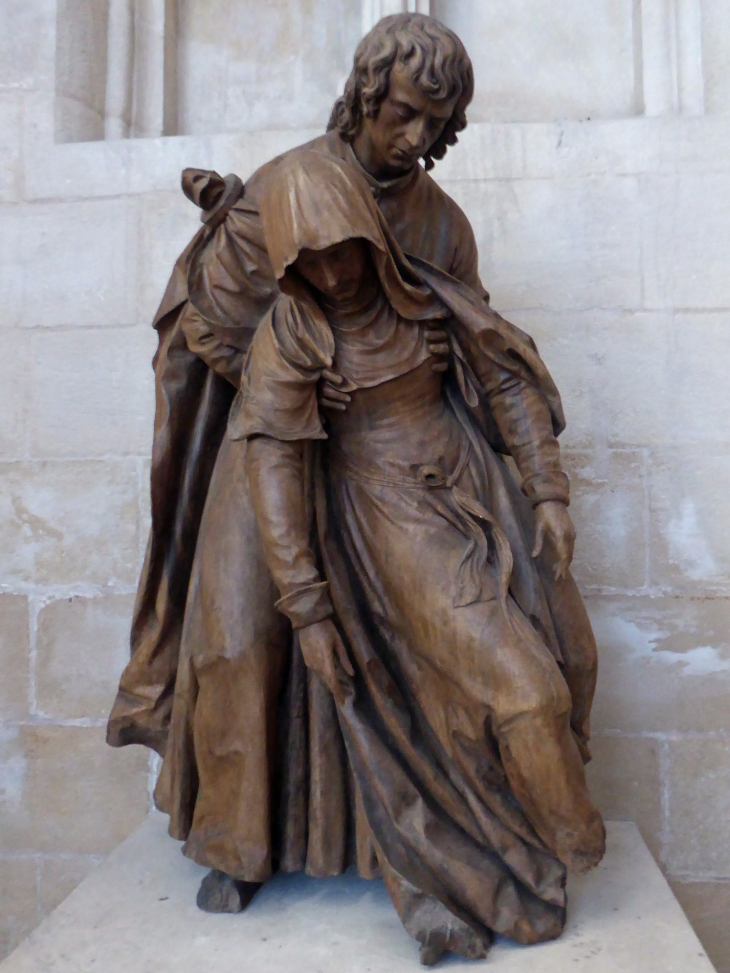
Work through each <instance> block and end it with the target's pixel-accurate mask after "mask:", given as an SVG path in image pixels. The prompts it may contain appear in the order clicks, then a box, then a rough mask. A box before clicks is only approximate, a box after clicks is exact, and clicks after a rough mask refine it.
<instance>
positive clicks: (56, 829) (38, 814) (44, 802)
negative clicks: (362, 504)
mask: <svg viewBox="0 0 730 973" xmlns="http://www.w3.org/2000/svg"><path fill="white" fill-rule="evenodd" d="M0 748H1V749H0V754H1V755H0V774H2V779H3V783H4V785H5V787H4V790H5V794H4V797H5V800H4V802H3V803H2V804H0V852H1V851H28V850H31V849H32V850H33V851H40V852H64V853H70V854H76V855H95V854H104V853H105V852H108V851H111V849H112V848H115V847H116V846H117V845H118V844H119V842H120V841H122V840H123V839H124V838H125V837H126V836H127V835H128V834H129V833H130V832H131V831H132V830H133V829H134V828H135V827H136V826H137V825H138V824H139V823H140V821H141V820H142V819H143V818H144V816H145V815H146V813H147V808H148V794H147V779H148V770H147V767H148V757H147V751H146V750H145V749H144V748H142V747H127V748H125V749H123V750H113V749H112V748H111V747H108V746H107V745H106V743H105V740H104V729H103V728H102V727H86V726H85V727H80V726H30V725H25V726H19V727H10V728H8V727H6V728H5V729H4V730H3V735H2V737H1V738H0Z"/></svg>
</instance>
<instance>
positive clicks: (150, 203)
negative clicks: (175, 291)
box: [139, 173, 200, 325]
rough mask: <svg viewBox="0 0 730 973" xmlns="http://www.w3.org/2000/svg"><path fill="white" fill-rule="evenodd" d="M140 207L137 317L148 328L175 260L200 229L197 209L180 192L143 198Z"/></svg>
mask: <svg viewBox="0 0 730 973" xmlns="http://www.w3.org/2000/svg"><path fill="white" fill-rule="evenodd" d="M178 180H179V173H178ZM141 206H142V210H141V235H140V258H141V259H140V268H141V279H140V296H139V306H140V310H139V315H140V320H142V321H143V322H145V323H146V324H147V325H149V324H150V323H151V321H152V319H153V317H154V315H155V312H156V310H157V308H158V306H159V303H160V301H161V300H162V295H163V294H164V293H165V287H166V286H167V281H168V280H169V278H170V274H171V273H172V269H173V267H174V266H175V261H176V260H177V258H178V257H179V256H180V254H181V253H182V251H183V250H184V249H185V247H187V245H188V244H189V243H190V241H191V240H192V238H193V235H194V234H195V233H196V232H197V231H198V230H199V229H200V210H199V209H198V208H197V207H196V206H195V205H194V204H193V203H191V202H190V200H189V199H187V197H186V196H184V195H183V192H182V190H180V189H178V191H177V192H175V193H159V194H157V193H156V194H154V195H152V194H151V195H149V196H145V197H144V198H143V199H142V201H141Z"/></svg>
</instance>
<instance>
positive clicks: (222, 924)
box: [0, 814, 712, 973]
mask: <svg viewBox="0 0 730 973" xmlns="http://www.w3.org/2000/svg"><path fill="white" fill-rule="evenodd" d="M606 830H607V839H608V840H607V852H606V857H605V858H604V860H603V861H602V862H601V864H600V865H599V867H598V868H597V869H595V870H594V871H592V872H590V873H589V874H588V875H586V876H581V877H580V878H576V879H573V878H570V879H569V881H568V901H569V904H570V905H569V909H568V916H567V925H566V928H565V931H564V933H563V935H562V936H560V937H559V938H558V939H557V940H555V941H553V942H549V943H542V944H539V945H536V946H528V947H520V946H517V945H516V944H515V943H510V942H508V941H507V940H505V939H503V938H501V937H498V938H497V941H496V943H495V945H494V947H493V949H492V950H491V951H490V954H489V956H488V957H487V959H486V960H484V961H481V962H480V961H476V962H471V963H469V962H465V961H463V960H459V959H456V958H453V957H449V958H448V959H446V960H445V965H444V968H445V969H457V968H458V969H462V970H466V969H469V970H471V969H473V970H487V969H489V970H490V971H491V970H499V971H504V973H506V971H510V973H566V970H577V971H579V973H583V971H591V973H593V971H595V973H711V971H712V966H711V964H710V962H709V960H708V959H707V956H706V954H705V952H704V950H703V949H702V947H701V945H700V943H699V941H698V939H697V937H696V936H695V934H694V933H693V932H692V929H691V928H690V925H689V922H688V921H687V919H686V918H685V916H684V914H683V913H682V910H681V909H680V907H679V904H678V903H677V901H676V899H675V898H674V896H673V895H672V893H671V891H670V889H669V886H668V885H667V883H666V881H665V880H664V878H663V876H662V874H661V872H660V871H659V869H658V868H657V866H656V864H655V862H654V861H653V860H652V857H651V855H650V853H649V851H648V850H647V848H646V845H645V844H644V842H643V841H642V839H641V836H640V835H639V833H638V831H637V829H636V827H635V825H633V824H631V823H628V822H609V824H608V826H607V829H606ZM166 831H167V819H166V817H164V816H163V815H158V814H152V815H150V816H149V817H148V818H147V820H146V821H145V822H144V823H143V824H142V825H141V826H140V827H139V828H138V829H137V831H136V832H135V833H134V834H133V835H131V836H130V837H129V838H128V839H127V841H125V842H124V844H123V846H121V847H120V848H117V849H115V851H113V852H112V854H111V855H110V856H109V858H108V859H107V861H105V862H104V864H102V865H101V866H100V867H99V868H98V869H96V870H95V871H94V872H92V874H91V875H89V877H88V878H87V879H86V880H85V881H84V882H83V883H82V884H81V886H80V887H79V888H78V889H77V890H76V891H75V892H74V893H73V894H72V895H71V896H70V897H69V898H68V899H67V900H66V902H64V903H63V905H61V907H60V908H58V909H57V910H56V911H55V912H54V913H53V915H51V916H50V917H49V918H48V919H47V920H46V921H45V922H44V923H43V924H42V926H41V927H40V928H39V929H38V930H37V932H36V933H34V935H33V936H32V937H31V938H30V939H29V940H28V942H26V943H24V944H23V945H22V946H21V947H20V949H19V950H17V951H16V952H15V953H14V954H13V956H11V958H10V959H9V960H8V961H6V963H5V965H4V966H3V967H0V969H2V970H3V973H38V971H39V970H41V969H42V970H43V971H44V973H96V971H97V970H103V971H104V973H139V971H154V973H173V971H174V973H199V971H201V970H205V971H208V970H212V969H215V970H216V971H218V973H240V971H242V970H243V971H245V973H248V971H250V970H256V971H259V970H261V971H262V973H314V971H317V973H335V971H337V973H340V971H347V973H385V971H387V973H415V971H417V970H418V969H419V965H418V952H417V947H416V945H415V943H414V941H413V939H411V938H410V937H409V936H408V933H407V932H406V931H405V929H404V928H403V926H402V925H401V923H400V920H399V919H398V916H397V914H396V912H395V909H394V908H393V904H392V902H391V900H390V898H389V896H388V893H387V891H386V889H385V885H384V883H383V882H382V881H380V880H375V881H367V880H366V879H360V878H358V877H357V876H356V875H354V874H353V872H352V871H349V872H348V873H347V874H346V875H340V876H337V877H336V878H329V879H315V878H309V877H308V876H306V875H304V874H299V875H285V874H282V873H279V874H278V875H276V876H274V878H272V879H271V880H270V881H269V882H267V883H266V886H265V887H264V888H263V889H261V891H260V892H259V893H258V894H257V895H256V897H255V899H254V900H253V902H252V903H251V904H250V906H249V907H248V908H247V909H246V911H245V912H244V913H243V915H240V916H230V915H229V916H221V915H217V916H216V915H211V914H210V913H205V912H202V911H201V910H200V909H197V908H196V906H195V894H196V891H197V888H198V885H199V883H200V879H201V877H202V876H203V875H204V874H205V870H204V868H203V867H202V866H199V865H196V864H195V863H194V862H191V861H190V860H189V859H186V858H184V857H183V856H182V855H181V854H180V850H179V846H178V845H177V844H176V843H175V842H173V841H171V840H170V838H169V837H168V836H167V834H166ZM242 957H243V960H242Z"/></svg>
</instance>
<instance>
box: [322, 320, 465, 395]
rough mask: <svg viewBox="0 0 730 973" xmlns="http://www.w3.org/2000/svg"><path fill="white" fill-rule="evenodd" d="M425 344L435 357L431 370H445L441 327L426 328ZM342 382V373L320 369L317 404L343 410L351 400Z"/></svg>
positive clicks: (447, 352) (445, 351)
mask: <svg viewBox="0 0 730 973" xmlns="http://www.w3.org/2000/svg"><path fill="white" fill-rule="evenodd" d="M425 337H426V344H427V345H428V350H429V352H430V353H431V355H432V356H433V357H434V358H435V359H436V361H435V362H434V364H433V365H432V366H431V371H432V372H445V371H446V369H447V368H448V367H449V355H450V354H451V348H450V346H449V335H448V333H447V332H446V331H444V330H442V329H441V328H438V329H434V330H428V331H427V332H426V335H425ZM343 382H344V379H343V377H342V375H338V374H337V372H333V371H331V370H330V369H329V368H323V369H322V384H321V385H320V387H319V404H320V405H321V407H322V408H323V409H334V410H335V411H336V412H344V411H345V409H347V406H348V403H349V402H351V401H352V399H351V396H350V394H349V393H348V392H342V391H341V390H340V388H339V386H340V385H342V383H343Z"/></svg>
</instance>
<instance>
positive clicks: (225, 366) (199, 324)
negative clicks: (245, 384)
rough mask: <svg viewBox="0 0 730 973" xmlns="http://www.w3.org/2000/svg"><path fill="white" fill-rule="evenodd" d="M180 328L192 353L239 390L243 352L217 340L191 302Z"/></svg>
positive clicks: (186, 308)
mask: <svg viewBox="0 0 730 973" xmlns="http://www.w3.org/2000/svg"><path fill="white" fill-rule="evenodd" d="M180 327H181V328H182V331H183V334H184V335H185V341H186V342H187V346H188V348H189V349H190V351H192V352H193V353H194V354H196V355H198V357H199V358H202V359H203V361H204V362H205V363H206V365H208V366H209V367H210V368H212V369H213V371H214V372H218V374H219V375H222V376H223V378H225V379H227V380H228V381H229V382H230V383H231V385H233V386H234V387H235V388H238V387H239V385H240V383H241V370H242V368H243V359H244V355H243V352H241V351H238V349H236V348H231V347H230V346H229V345H226V344H224V343H223V342H222V341H220V340H219V339H218V338H216V336H215V335H214V334H213V332H212V331H211V330H210V326H209V325H208V323H207V322H206V320H205V318H204V317H203V316H202V314H200V312H199V311H197V310H196V309H195V308H194V307H193V305H192V304H191V303H190V302H188V304H187V305H186V307H185V310H184V311H183V312H182V317H181V319H180Z"/></svg>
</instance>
